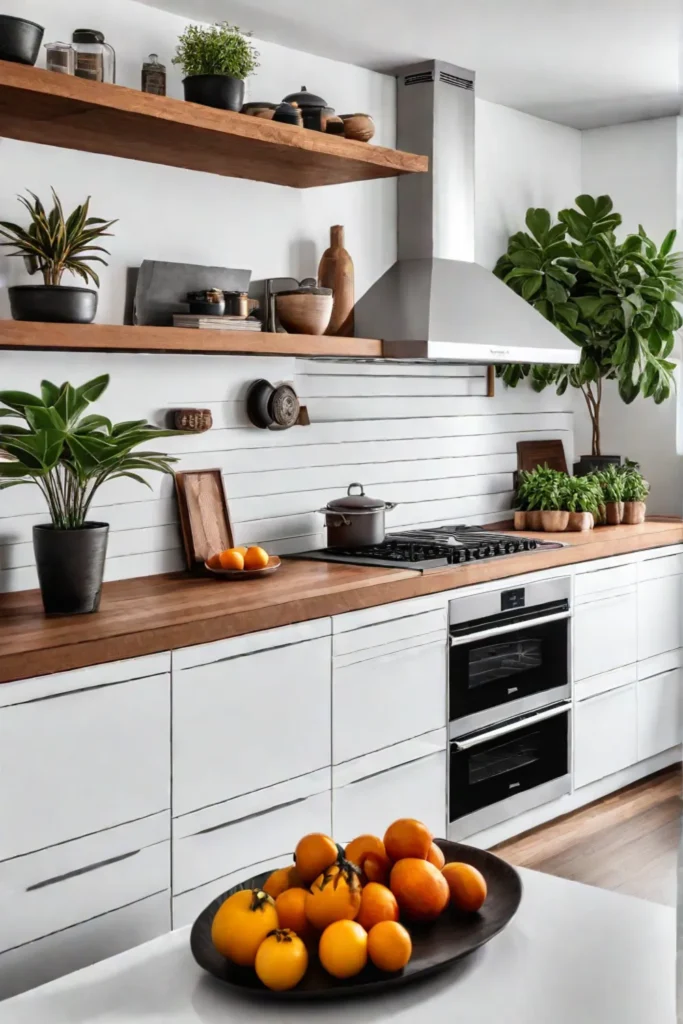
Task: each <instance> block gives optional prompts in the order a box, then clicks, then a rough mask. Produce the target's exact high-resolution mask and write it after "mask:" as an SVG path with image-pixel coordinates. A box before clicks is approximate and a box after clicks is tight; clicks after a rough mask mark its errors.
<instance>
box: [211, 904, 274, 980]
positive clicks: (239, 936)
mask: <svg viewBox="0 0 683 1024" xmlns="http://www.w3.org/2000/svg"><path fill="white" fill-rule="evenodd" d="M277 926H278V917H277V911H276V909H275V901H274V900H273V898H272V897H271V896H269V895H268V894H267V893H265V892H263V891H262V890H261V889H241V890H240V892H236V893H233V895H232V896H229V897H228V898H227V900H226V901H225V903H223V904H222V905H221V906H220V907H219V908H218V910H217V911H216V915H215V917H214V919H213V923H212V925H211V941H212V942H213V944H214V946H215V947H216V949H217V950H218V952H219V953H222V954H223V956H227V957H228V959H229V960H232V961H233V962H234V963H236V964H239V965H240V966H241V967H253V966H254V960H255V959H256V952H257V950H258V948H259V946H260V945H261V943H262V942H263V940H264V939H265V937H266V935H268V933H269V932H272V931H274V930H275V929H276V928H277Z"/></svg>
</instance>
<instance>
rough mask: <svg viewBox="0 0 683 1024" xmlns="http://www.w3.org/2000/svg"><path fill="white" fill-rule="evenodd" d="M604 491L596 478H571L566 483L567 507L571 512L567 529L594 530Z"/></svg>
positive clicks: (590, 476)
mask: <svg viewBox="0 0 683 1024" xmlns="http://www.w3.org/2000/svg"><path fill="white" fill-rule="evenodd" d="M601 501H602V491H601V490H600V485H599V484H598V482H597V481H596V479H595V477H593V476H592V475H589V476H570V477H567V481H566V483H565V505H566V508H567V511H568V512H569V522H568V523H567V529H568V530H572V531H577V532H578V531H583V530H592V529H593V526H594V525H595V522H596V520H597V519H598V517H599V515H600V503H601Z"/></svg>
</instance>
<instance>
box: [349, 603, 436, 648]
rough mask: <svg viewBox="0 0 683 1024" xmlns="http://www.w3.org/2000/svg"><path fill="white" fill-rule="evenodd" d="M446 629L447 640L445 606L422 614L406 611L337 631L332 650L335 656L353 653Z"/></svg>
mask: <svg viewBox="0 0 683 1024" xmlns="http://www.w3.org/2000/svg"><path fill="white" fill-rule="evenodd" d="M439 630H442V631H443V640H444V644H445V642H446V609H445V608H442V609H437V610H436V611H430V612H422V613H421V614H420V615H405V616H403V617H401V618H396V619H391V620H390V621H388V622H379V623H377V624H376V625H373V626H363V627H361V628H360V629H354V630H352V631H350V632H348V633H339V634H335V635H334V636H333V638H332V651H333V654H334V656H335V657H337V656H338V655H344V654H351V653H352V652H353V651H364V650H369V649H371V648H374V647H381V646H382V645H383V644H390V643H392V642H394V641H396V640H405V639H406V638H408V637H417V636H424V635H425V634H426V633H435V632H437V631H439Z"/></svg>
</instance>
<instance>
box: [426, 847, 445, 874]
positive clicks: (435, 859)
mask: <svg viewBox="0 0 683 1024" xmlns="http://www.w3.org/2000/svg"><path fill="white" fill-rule="evenodd" d="M427 860H428V861H429V863H430V864H433V865H434V867H435V868H438V869H439V871H441V868H442V867H443V866H444V864H445V863H446V858H445V857H444V855H443V853H442V852H441V850H440V849H439V847H438V846H437V845H436V843H432V845H431V846H430V847H429V853H428V854H427Z"/></svg>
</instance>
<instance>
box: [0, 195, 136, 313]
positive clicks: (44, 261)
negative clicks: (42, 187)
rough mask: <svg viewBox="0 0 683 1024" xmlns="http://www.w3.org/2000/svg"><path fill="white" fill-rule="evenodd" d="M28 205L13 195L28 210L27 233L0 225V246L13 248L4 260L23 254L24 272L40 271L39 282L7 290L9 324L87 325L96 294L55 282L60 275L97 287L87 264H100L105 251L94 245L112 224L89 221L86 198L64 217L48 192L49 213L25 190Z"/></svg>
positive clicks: (9, 223)
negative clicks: (31, 321) (20, 322)
mask: <svg viewBox="0 0 683 1024" xmlns="http://www.w3.org/2000/svg"><path fill="white" fill-rule="evenodd" d="M29 195H30V196H32V198H33V201H32V202H31V200H29V199H26V198H25V197H24V196H17V198H18V200H19V202H20V203H22V205H23V206H25V207H26V209H27V210H28V212H29V214H30V217H31V223H30V225H29V227H28V228H27V229H25V228H22V227H20V226H19V225H18V224H13V223H11V222H9V221H0V237H2V238H6V239H8V241H6V242H0V245H2V246H6V247H8V248H11V249H14V250H15V251H14V252H11V253H10V254H9V255H10V256H23V258H24V262H25V263H26V267H27V269H28V272H29V273H30V274H36V273H41V274H42V275H43V281H44V284H25V285H15V286H14V287H13V288H10V289H9V299H10V306H11V309H12V316H13V317H14V319H15V320H38V321H42V322H45V321H47V322H50V323H68V324H89V323H92V321H93V320H94V319H95V314H96V312H97V292H96V291H94V290H93V289H92V288H81V287H71V286H66V285H63V284H62V283H61V281H62V277H63V276H64V272H65V271H67V270H68V271H70V272H71V273H72V274H77V275H78V276H79V277H80V278H82V279H83V281H85V283H86V285H87V284H89V283H90V282H91V281H92V283H93V284H94V285H96V286H97V287H98V288H99V284H100V279H99V277H98V276H97V274H96V273H95V271H94V270H93V268H92V267H91V266H90V265H89V264H91V263H104V264H105V266H106V261H105V260H103V259H102V257H101V256H99V255H98V253H106V254H107V255H108V250H107V249H104V248H102V246H100V245H96V244H95V242H96V241H98V240H99V239H100V238H103V237H105V236H106V237H108V236H110V235H111V232H110V231H109V230H108V229H109V228H110V227H111V226H112V224H115V223H116V221H115V220H110V221H105V220H102V219H101V218H100V217H89V216H88V214H89V211H90V197H89V196H88V198H87V199H86V201H85V202H84V203H83V204H82V205H81V206H77V207H76V209H75V210H74V211H73V213H71V214H70V215H69V216H68V217H66V218H65V216H64V211H63V209H62V204H61V203H60V201H59V198H58V196H57V193H56V192H55V190H54V189H52V199H53V201H54V206H53V207H52V209H51V210H50V212H49V213H47V212H46V210H45V207H44V206H43V204H42V203H41V201H40V199H39V198H38V196H36V195H34V193H33V192H29Z"/></svg>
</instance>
